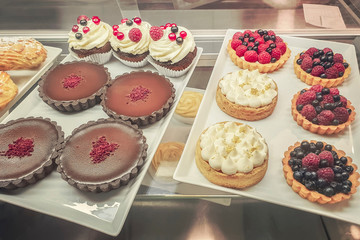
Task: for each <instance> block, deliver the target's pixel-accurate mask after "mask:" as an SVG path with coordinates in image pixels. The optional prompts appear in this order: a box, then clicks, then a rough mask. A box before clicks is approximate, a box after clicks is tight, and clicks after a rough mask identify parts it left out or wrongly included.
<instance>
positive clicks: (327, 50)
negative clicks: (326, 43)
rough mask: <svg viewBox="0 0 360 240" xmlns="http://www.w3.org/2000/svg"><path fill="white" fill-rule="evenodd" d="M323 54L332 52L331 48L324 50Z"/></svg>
mask: <svg viewBox="0 0 360 240" xmlns="http://www.w3.org/2000/svg"><path fill="white" fill-rule="evenodd" d="M323 52H324V54H325V53H327V52H332V50H331V48H324V49H323Z"/></svg>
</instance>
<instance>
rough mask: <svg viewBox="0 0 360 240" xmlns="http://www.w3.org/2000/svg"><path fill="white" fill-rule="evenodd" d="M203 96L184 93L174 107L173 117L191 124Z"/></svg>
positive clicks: (189, 92) (194, 93) (197, 93)
mask: <svg viewBox="0 0 360 240" xmlns="http://www.w3.org/2000/svg"><path fill="white" fill-rule="evenodd" d="M203 96H204V94H202V93H200V92H194V91H184V92H183V94H182V95H181V97H180V100H179V103H178V104H177V106H176V109H175V114H174V117H175V118H176V119H177V120H179V121H181V122H184V123H187V124H193V122H194V119H195V117H196V114H197V112H198V110H199V106H200V103H201V101H202V99H203Z"/></svg>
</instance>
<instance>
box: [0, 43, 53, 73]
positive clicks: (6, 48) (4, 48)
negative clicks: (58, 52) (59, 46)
mask: <svg viewBox="0 0 360 240" xmlns="http://www.w3.org/2000/svg"><path fill="white" fill-rule="evenodd" d="M46 57H47V51H46V49H45V48H44V46H43V45H42V44H41V43H40V42H38V41H36V40H35V39H33V38H18V37H0V71H8V70H19V69H34V68H37V67H39V66H40V65H41V64H42V63H43V62H44V61H45V59H46Z"/></svg>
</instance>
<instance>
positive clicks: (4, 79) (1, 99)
mask: <svg viewBox="0 0 360 240" xmlns="http://www.w3.org/2000/svg"><path fill="white" fill-rule="evenodd" d="M17 93H18V87H17V85H16V84H15V83H14V82H13V81H12V79H11V78H10V75H9V74H7V73H6V72H3V71H0V111H1V110H3V109H4V108H5V107H6V106H7V105H8V104H9V102H11V100H13V99H14V98H15V96H16V94H17Z"/></svg>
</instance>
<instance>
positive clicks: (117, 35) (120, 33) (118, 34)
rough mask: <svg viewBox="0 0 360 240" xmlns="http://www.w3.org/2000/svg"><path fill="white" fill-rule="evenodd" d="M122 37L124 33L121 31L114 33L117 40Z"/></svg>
mask: <svg viewBox="0 0 360 240" xmlns="http://www.w3.org/2000/svg"><path fill="white" fill-rule="evenodd" d="M124 37H125V35H124V33H122V32H118V33H117V34H116V38H117V39H119V40H123V39H124Z"/></svg>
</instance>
